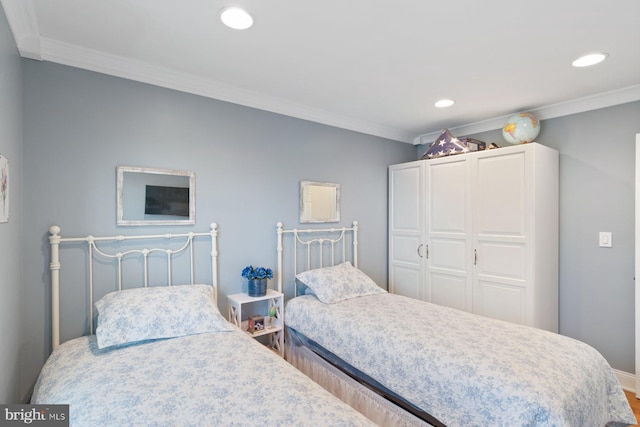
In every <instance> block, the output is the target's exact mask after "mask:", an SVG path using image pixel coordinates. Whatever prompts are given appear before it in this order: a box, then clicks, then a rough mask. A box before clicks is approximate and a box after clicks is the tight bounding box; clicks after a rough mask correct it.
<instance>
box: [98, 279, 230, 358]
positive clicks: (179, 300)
mask: <svg viewBox="0 0 640 427" xmlns="http://www.w3.org/2000/svg"><path fill="white" fill-rule="evenodd" d="M96 309H97V310H98V327H97V328H96V338H97V342H98V348H101V349H102V348H107V347H111V346H119V345H124V344H131V343H135V342H140V341H148V340H155V339H162V338H173V337H180V336H185V335H192V334H201V333H205V332H226V331H230V330H232V326H231V324H230V323H229V322H227V321H226V320H225V319H224V317H222V315H221V314H220V311H219V310H218V307H217V305H216V303H215V301H214V298H213V287H212V286H210V285H181V286H159V287H150V288H136V289H126V290H123V291H117V292H111V293H109V294H107V295H105V296H104V297H103V298H101V299H100V300H99V301H98V302H96Z"/></svg>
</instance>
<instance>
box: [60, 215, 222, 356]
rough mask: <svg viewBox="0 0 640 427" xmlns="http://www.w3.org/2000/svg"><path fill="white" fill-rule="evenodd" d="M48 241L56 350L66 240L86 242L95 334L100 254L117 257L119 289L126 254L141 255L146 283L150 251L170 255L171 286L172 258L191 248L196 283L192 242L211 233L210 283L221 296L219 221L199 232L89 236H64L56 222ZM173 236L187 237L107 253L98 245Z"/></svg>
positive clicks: (67, 241) (167, 261)
mask: <svg viewBox="0 0 640 427" xmlns="http://www.w3.org/2000/svg"><path fill="white" fill-rule="evenodd" d="M49 234H50V235H49V244H50V246H51V262H50V264H49V269H50V272H51V328H52V344H53V350H55V349H56V348H58V346H59V345H60V265H61V264H60V245H61V244H64V243H74V242H75V243H82V242H86V243H87V248H88V251H89V256H88V261H87V263H88V271H89V279H88V280H89V302H90V304H89V325H90V326H89V329H90V332H89V333H90V334H93V304H94V301H93V299H94V298H93V294H94V280H93V263H94V260H95V259H96V258H98V257H103V258H106V259H117V275H118V290H122V261H123V259H124V258H125V257H135V256H138V257H140V256H142V258H143V263H144V264H143V269H144V287H148V286H149V255H151V254H152V253H154V252H160V253H165V254H166V255H167V258H166V263H167V273H168V274H167V286H171V285H172V284H173V283H172V261H173V257H174V256H175V255H178V254H180V253H182V252H185V251H187V250H188V254H189V261H190V263H189V272H190V279H191V284H195V283H194V282H195V265H194V246H193V242H194V239H195V238H196V237H203V236H209V237H210V238H211V285H212V286H213V294H214V298H215V301H216V302H217V300H218V262H217V260H218V248H217V239H218V225H217V224H216V223H211V224H210V230H209V231H208V232H200V233H194V232H189V233H179V234H171V233H167V234H152V235H129V236H124V235H118V236H111V237H94V236H92V235H89V236H86V237H64V238H63V237H62V236H61V235H60V227H59V226H57V225H53V226H51V227H50V228H49ZM172 239H184V245H183V246H181V247H179V248H178V249H168V248H137V249H130V250H127V251H124V252H116V253H107V252H106V251H104V250H102V249H100V248H99V247H98V246H97V242H125V241H128V240H135V241H156V242H159V241H161V240H165V241H168V240H172Z"/></svg>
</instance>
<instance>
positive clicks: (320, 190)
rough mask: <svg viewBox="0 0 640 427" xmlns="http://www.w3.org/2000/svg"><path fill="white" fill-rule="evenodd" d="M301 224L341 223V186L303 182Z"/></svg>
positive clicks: (301, 187)
mask: <svg viewBox="0 0 640 427" xmlns="http://www.w3.org/2000/svg"><path fill="white" fill-rule="evenodd" d="M300 222H301V223H323V222H340V184H333V183H329V182H313V181H301V182H300Z"/></svg>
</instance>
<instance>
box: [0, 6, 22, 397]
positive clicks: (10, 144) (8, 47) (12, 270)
mask: <svg viewBox="0 0 640 427" xmlns="http://www.w3.org/2000/svg"><path fill="white" fill-rule="evenodd" d="M21 88H22V76H21V62H20V56H19V55H18V50H17V49H16V44H15V42H14V41H13V36H12V35H11V31H10V29H9V24H8V23H7V19H6V17H5V15H4V10H3V9H2V8H1V7H0V154H2V155H3V156H5V157H6V158H7V159H9V172H10V175H9V179H10V182H9V209H10V211H9V222H8V223H3V224H0V295H2V296H1V297H0V403H2V402H5V403H11V402H18V401H19V400H20V399H21V396H20V381H19V375H20V369H19V367H20V332H21V331H20V322H19V321H18V319H19V318H20V304H21V302H20V301H21V296H20V292H21V289H22V286H21V285H22V283H21V282H22V280H21V277H22V270H21V267H22V257H21V253H22V240H21V235H20V233H21V231H22V148H21V145H22V144H21V143H22V95H21V94H22V90H21Z"/></svg>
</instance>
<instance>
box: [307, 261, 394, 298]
mask: <svg viewBox="0 0 640 427" xmlns="http://www.w3.org/2000/svg"><path fill="white" fill-rule="evenodd" d="M296 279H297V280H299V281H300V282H302V283H303V284H305V285H306V286H307V287H308V288H310V289H311V290H312V291H313V293H314V294H315V295H316V297H317V298H318V299H319V300H320V301H322V302H323V303H326V304H333V303H336V302H340V301H344V300H347V299H350V298H356V297H361V296H365V295H374V294H383V293H387V291H385V290H384V289H382V288H381V287H380V286H378V285H377V284H376V282H374V281H373V280H372V279H371V278H370V277H369V276H367V275H366V274H364V273H363V272H362V271H360V270H358V269H357V268H355V267H354V266H352V265H351V263H349V262H345V263H342V264H338V265H334V266H333V267H323V268H316V269H314V270H308V271H305V272H304V273H300V274H298V275H296Z"/></svg>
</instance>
